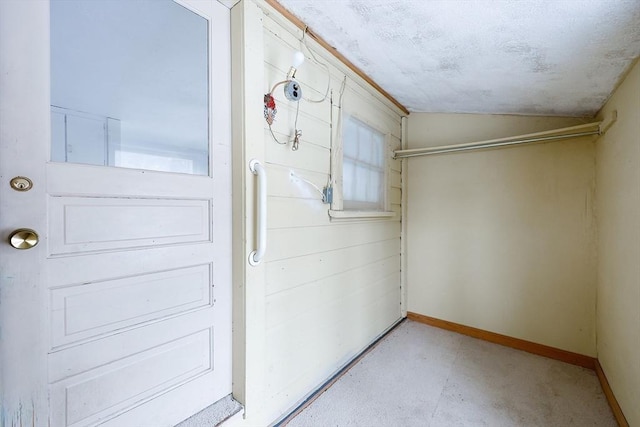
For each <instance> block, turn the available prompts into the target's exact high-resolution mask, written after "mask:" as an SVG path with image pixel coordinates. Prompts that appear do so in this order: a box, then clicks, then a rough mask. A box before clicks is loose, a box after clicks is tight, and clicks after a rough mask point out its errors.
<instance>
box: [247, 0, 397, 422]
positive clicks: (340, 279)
mask: <svg viewBox="0 0 640 427" xmlns="http://www.w3.org/2000/svg"><path fill="white" fill-rule="evenodd" d="M256 4H257V5H258V6H259V7H260V8H261V9H262V10H263V13H264V15H263V19H262V23H263V41H264V46H263V48H264V49H263V51H264V70H256V73H255V74H256V78H263V79H264V92H265V93H266V92H268V91H269V90H270V89H271V87H272V86H273V84H274V83H276V82H278V81H281V80H284V78H285V77H286V74H287V71H288V70H289V67H290V64H291V59H292V56H293V53H294V52H295V51H296V50H301V51H302V52H304V53H305V56H306V61H305V63H304V64H303V65H302V66H301V67H300V68H299V69H298V72H297V75H296V78H297V80H298V81H299V82H300V83H301V85H302V89H303V95H304V98H305V99H303V101H301V102H300V111H299V118H298V128H299V129H302V132H303V134H302V139H301V142H300V148H299V150H298V151H292V149H291V142H290V141H291V139H292V138H291V136H292V135H293V128H294V120H295V114H296V103H295V102H290V101H287V100H286V99H285V98H284V94H283V91H282V87H281V86H280V87H279V88H278V89H277V90H276V92H275V94H274V95H275V98H276V103H277V109H278V113H277V117H276V121H275V123H274V125H273V131H274V133H275V135H276V136H277V138H278V139H279V140H280V141H289V143H288V144H287V145H279V144H277V143H276V142H275V141H274V139H273V138H272V136H271V134H270V132H269V129H268V127H267V124H266V122H265V123H264V150H265V151H264V152H265V154H264V155H265V158H264V159H262V160H264V162H265V164H266V169H267V174H268V179H269V184H268V242H269V246H268V250H267V255H266V259H265V263H264V271H265V284H264V288H263V289H264V299H265V300H264V306H265V323H264V334H265V337H266V343H265V346H264V348H265V354H263V355H260V357H261V359H262V362H261V363H263V364H264V385H263V395H264V402H263V403H262V406H263V407H262V408H261V410H260V416H259V417H256V416H254V414H252V413H251V412H249V411H251V408H250V407H249V408H248V412H247V414H248V417H247V419H246V420H245V421H246V423H247V424H250V423H251V422H262V421H268V422H271V421H274V420H276V419H277V418H279V417H280V416H282V415H284V414H286V413H287V412H288V411H289V410H291V409H293V408H294V407H295V406H296V405H297V404H298V403H299V402H300V401H301V400H302V399H304V398H305V397H306V396H307V395H308V394H309V393H310V392H312V391H314V390H315V389H316V388H317V387H318V386H320V385H321V384H323V383H324V382H325V381H326V380H327V379H328V378H329V377H330V376H331V375H333V374H334V373H335V372H336V371H337V370H339V369H340V368H341V367H342V366H343V365H344V364H345V363H347V362H348V361H349V360H350V359H352V358H353V357H354V356H356V355H357V354H358V353H359V352H360V351H362V350H363V349H365V348H366V347H367V346H368V345H369V344H370V343H372V342H373V341H374V340H375V339H376V338H377V337H378V336H379V335H381V334H382V333H383V332H385V331H386V330H387V329H388V328H389V327H391V326H392V325H393V324H395V323H396V322H397V321H398V320H399V319H400V318H401V306H400V293H401V289H400V288H401V283H400V245H401V242H400V237H401V199H402V190H401V174H400V172H401V164H400V162H399V161H395V160H392V159H390V162H391V173H390V178H391V187H390V190H389V197H390V201H391V208H392V210H393V211H394V212H396V215H395V217H393V218H391V219H384V220H368V221H367V220H349V221H348V222H345V221H342V222H336V221H331V219H330V218H329V215H328V209H329V205H327V204H323V203H322V200H321V195H320V194H319V193H318V191H317V190H316V189H314V188H313V186H311V185H310V184H309V183H307V182H305V180H308V181H310V182H312V183H313V184H315V186H316V187H318V188H320V189H321V188H323V187H324V186H325V185H326V184H327V181H328V178H329V170H330V162H331V141H332V130H333V131H336V128H337V126H336V121H337V117H338V114H339V108H338V102H339V92H340V87H341V85H342V83H343V80H344V78H345V75H346V76H347V83H346V89H345V95H344V100H345V102H348V103H349V108H352V109H354V110H356V111H358V114H359V116H360V117H364V118H366V119H367V120H370V121H371V122H372V123H375V125H376V126H377V127H378V128H382V129H383V130H384V131H385V132H386V133H388V134H390V135H391V138H390V139H391V141H392V142H391V144H392V146H391V147H390V152H391V151H392V150H394V149H396V148H399V147H400V138H401V111H400V110H398V108H397V107H395V106H394V105H393V104H392V103H391V102H389V101H388V100H386V99H385V98H384V97H383V96H382V95H380V94H379V93H377V92H376V91H375V90H374V89H373V88H371V87H370V86H369V85H368V84H367V83H366V82H364V80H362V79H361V78H360V77H358V76H356V75H355V73H353V72H352V71H350V70H348V69H347V68H346V67H345V66H344V65H343V64H341V63H339V61H338V60H337V59H335V58H334V57H333V56H332V55H330V54H328V53H327V52H326V51H324V50H322V48H320V47H319V46H318V45H317V44H316V43H315V42H314V41H313V40H310V39H309V40H307V44H308V45H309V47H311V48H312V49H314V53H315V54H316V56H317V57H318V59H319V60H320V61H322V62H323V63H326V64H327V65H329V69H330V78H331V90H330V95H329V97H328V98H327V99H326V100H325V101H324V102H320V103H312V102H309V101H308V99H309V98H310V99H313V100H319V99H322V97H323V95H324V93H325V90H326V87H327V81H328V79H329V75H328V74H327V71H326V69H325V68H324V67H322V66H319V65H318V64H316V63H314V61H313V60H312V59H311V57H310V55H309V52H308V51H307V50H306V48H304V47H302V46H301V44H300V41H299V39H300V38H301V37H302V32H301V31H300V30H299V29H297V28H296V27H294V26H293V25H292V24H291V23H290V22H289V21H287V20H286V19H285V18H284V17H282V16H281V15H279V14H278V13H277V12H275V11H274V10H273V9H271V8H270V7H269V6H268V5H266V4H265V3H264V2H261V1H257V2H256ZM245 48H248V49H249V48H250V46H245ZM262 71H263V72H262ZM334 137H335V136H334ZM250 289H251V284H249V283H247V292H250ZM260 289H262V288H260ZM247 322H250V320H247ZM248 326H249V327H251V325H248ZM254 357H255V355H254V356H251V355H247V360H248V361H249V362H247V363H252V362H251V360H254V359H253V358H254ZM250 381H251V379H250V378H247V382H248V383H250ZM250 386H251V385H250V384H248V385H247V387H250ZM249 405H250V403H249ZM249 415H251V416H249ZM258 420H260V421H258Z"/></svg>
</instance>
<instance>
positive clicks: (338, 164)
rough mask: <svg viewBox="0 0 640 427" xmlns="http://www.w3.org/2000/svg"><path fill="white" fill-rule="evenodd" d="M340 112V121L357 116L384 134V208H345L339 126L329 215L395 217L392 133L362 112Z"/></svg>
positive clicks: (341, 135)
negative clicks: (392, 207) (393, 209)
mask: <svg viewBox="0 0 640 427" xmlns="http://www.w3.org/2000/svg"><path fill="white" fill-rule="evenodd" d="M338 114H343V116H342V117H340V123H344V122H345V121H346V120H347V117H348V116H351V117H353V118H355V119H356V120H357V121H360V122H362V123H363V124H365V125H367V126H369V127H370V128H372V129H374V130H375V131H377V132H379V133H381V134H383V135H384V153H385V154H384V159H385V162H384V177H383V179H384V184H383V209H382V210H379V209H376V210H373V209H359V210H354V209H344V198H343V126H337V127H336V129H335V134H334V138H333V144H332V147H331V150H332V162H331V175H332V177H333V180H332V181H333V184H334V185H333V202H332V203H331V209H330V210H329V216H330V217H331V219H332V220H349V219H360V220H363V219H389V218H393V217H394V216H395V215H396V214H395V212H393V211H392V210H391V205H390V200H389V192H390V188H391V179H390V171H391V134H390V133H389V132H386V131H385V130H383V129H380V128H379V127H378V126H376V125H375V124H373V123H371V121H370V120H367V119H366V118H365V117H362V115H361V114H360V113H357V112H353V111H340V110H338Z"/></svg>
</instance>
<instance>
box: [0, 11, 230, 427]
mask: <svg viewBox="0 0 640 427" xmlns="http://www.w3.org/2000/svg"><path fill="white" fill-rule="evenodd" d="M56 1H57V0H56ZM64 3H65V5H66V6H70V7H76V6H75V5H80V3H82V7H87V5H90V4H98V3H103V2H64ZM104 3H110V4H111V5H114V4H115V3H113V2H104ZM135 3H136V6H137V7H147V8H155V7H156V6H157V5H159V4H160V3H162V4H163V7H167V8H169V9H173V8H174V6H176V3H174V2H171V1H169V0H163V1H149V2H135ZM54 9H55V8H54ZM52 10H53V9H52ZM179 10H180V14H181V16H182V18H185V17H189V16H191V15H192V14H196V15H197V18H196V21H198V22H202V21H200V20H203V21H204V23H205V26H204V28H205V30H206V31H205V32H204V33H202V32H201V35H203V36H204V37H205V38H206V39H205V40H200V41H199V45H200V46H205V47H206V49H207V56H206V57H207V58H209V59H210V60H211V61H209V62H208V63H206V64H204V65H205V66H204V68H202V64H200V69H205V70H207V74H206V75H205V79H204V80H205V82H208V85H209V88H208V89H207V87H206V85H205V86H204V88H201V89H202V90H203V91H204V92H205V93H204V94H203V93H199V94H198V96H199V99H200V100H202V99H205V104H206V108H205V115H204V120H202V118H203V116H202V114H200V113H194V114H193V116H194V117H196V116H197V117H199V120H198V121H196V122H193V121H190V122H189V120H191V118H190V117H189V114H186V115H185V114H184V111H183V114H182V116H181V117H182V118H183V119H184V117H185V116H186V117H187V118H186V119H185V120H186V121H187V122H189V123H190V124H191V125H193V126H194V128H195V127H197V129H194V130H193V132H195V133H197V134H199V135H204V137H205V144H206V147H205V149H204V150H202V149H200V148H198V150H195V149H193V150H192V149H191V148H193V147H192V146H191V145H189V144H192V141H191V140H189V141H187V140H186V139H185V138H187V136H188V135H191V136H193V135H195V133H187V132H177V133H173V134H172V137H173V141H174V142H175V143H176V144H178V145H180V144H183V143H184V145H186V146H187V148H189V150H190V151H189V150H186V151H189V153H191V154H189V156H191V157H189V158H190V159H191V160H193V162H192V164H191V165H192V166H193V165H196V166H193V168H192V169H191V170H190V171H185V170H180V171H179V172H188V173H175V170H174V169H172V168H168V169H163V168H159V169H161V170H160V171H149V170H142V169H140V167H141V166H144V165H141V164H133V163H130V164H129V167H136V168H138V169H130V168H124V167H113V166H104V165H102V164H105V163H106V164H110V163H109V159H111V158H115V154H117V153H116V149H115V148H114V144H110V142H113V141H110V139H111V140H113V139H114V138H115V140H119V137H117V135H116V134H118V133H119V132H120V131H122V132H123V138H124V137H125V136H124V133H125V132H129V133H128V135H129V136H130V135H133V134H135V132H133V131H131V127H127V126H129V125H130V123H127V122H126V121H120V120H119V119H120V118H119V119H118V120H115V119H114V118H113V117H109V116H108V115H107V114H103V115H104V116H105V117H106V119H105V120H104V121H103V120H102V119H95V120H94V119H93V118H91V117H94V116H96V115H97V116H99V115H100V114H98V113H100V112H99V111H94V110H91V111H89V112H86V111H85V113H86V114H89V115H91V117H89V119H87V117H88V116H82V114H76V113H73V114H71V113H68V114H67V113H64V114H62V115H61V114H60V113H59V111H60V109H54V110H55V111H54V113H53V114H52V109H51V104H52V103H51V99H50V92H49V74H48V73H49V66H48V64H49V54H50V52H49V40H48V37H49V28H48V24H47V23H48V22H49V5H48V4H47V3H46V2H0V12H1V13H0V24H1V25H0V48H1V49H2V50H1V53H2V57H1V61H0V67H1V70H2V72H1V73H0V89H1V90H0V93H2V98H1V100H0V108H1V111H2V114H0V139H1V141H0V142H1V144H0V154H1V155H0V167H1V168H0V180H1V181H3V182H4V184H7V183H8V179H10V178H11V177H13V176H18V175H21V176H27V177H29V178H31V179H32V180H33V182H34V188H33V189H32V190H30V191H28V192H22V193H21V192H17V191H13V190H11V189H10V187H9V186H8V185H2V186H0V230H1V232H2V234H3V238H2V242H0V263H1V265H0V267H1V268H2V273H3V274H2V276H1V277H0V293H1V295H2V298H0V329H1V330H0V332H1V334H0V356H1V357H0V364H1V366H0V367H1V368H2V370H1V375H0V380H2V382H1V383H0V385H1V386H2V390H1V393H0V399H1V400H2V401H1V402H0V403H1V404H2V408H3V412H2V414H0V424H3V425H12V424H16V423H17V424H19V423H22V424H24V425H32V424H33V425H51V426H52V427H58V426H85V425H96V424H105V425H119V426H123V425H140V426H146V425H149V426H151V425H153V426H168V425H173V424H175V423H177V422H179V421H181V420H182V419H184V418H186V417H188V416H190V415H192V414H193V413H195V412H197V411H199V410H201V409H203V408H204V407H206V406H208V405H210V404H212V403H214V402H215V401H216V400H218V399H220V398H222V397H224V396H226V395H227V394H229V393H230V392H231V273H230V271H231V260H230V257H229V254H230V252H231V251H230V247H231V235H230V228H231V227H230V222H231V190H230V182H231V178H230V145H231V141H230V112H229V104H230V97H229V94H228V86H229V80H230V65H229V64H230V62H229V56H230V52H229V10H228V9H226V8H225V7H223V6H221V5H219V4H218V3H217V2H209V1H197V0H189V1H187V0H184V1H183V0H181V1H180V3H179ZM145 16H146V18H147V19H148V20H150V21H152V19H151V18H152V17H153V16H154V14H153V13H147V14H146V15H145ZM121 17H122V19H124V20H126V18H127V17H126V14H125V13H124V10H122V11H121ZM182 18H181V19H182ZM186 19H187V20H188V19H189V18H186ZM15 22H23V23H24V22H28V23H29V24H28V25H26V24H25V25H22V24H21V25H17V24H16V25H13V23H15ZM32 23H33V25H32ZM156 24H157V25H156V28H155V30H154V31H155V32H154V33H153V34H156V35H157V34H159V33H161V32H162V31H158V26H159V27H162V25H163V22H160V23H156ZM164 24H166V22H165V23H164ZM96 25H98V24H96ZM162 28H163V29H164V30H165V31H164V32H166V27H162ZM158 37H160V36H158ZM9 38H10V39H11V40H12V43H5V42H4V41H5V40H7V39H9ZM167 38H168V36H167V34H162V37H160V39H158V40H156V39H149V38H148V39H147V42H149V43H151V44H150V45H149V46H148V47H149V49H151V50H153V48H154V46H155V45H156V44H159V45H162V44H166V43H170V42H171V40H167ZM24 43H28V44H29V46H30V49H29V50H21V49H17V48H15V47H14V45H17V46H22V45H24ZM129 59H130V62H129V65H128V66H129V68H128V71H129V72H130V73H133V74H135V73H136V72H139V71H140V70H141V69H143V68H137V66H136V65H135V64H136V61H138V60H140V58H139V57H137V56H135V55H134V56H133V57H131V58H129ZM143 59H144V58H143ZM182 59H183V62H185V61H186V59H185V58H182ZM109 60H111V61H112V60H113V55H112V56H111V57H110V58H109ZM57 61H58V58H57V57H56V49H55V48H54V49H53V51H52V52H51V63H52V64H57V65H56V66H59V65H60V64H59V63H58V62H57ZM78 61H79V62H80V61H81V59H78ZM187 62H188V61H187ZM75 65H78V64H75ZM155 66H156V69H157V70H158V73H159V74H162V75H163V76H164V77H166V76H167V74H170V72H169V73H167V72H165V71H166V70H164V69H163V68H162V67H163V62H162V61H160V62H158V63H155ZM80 68H82V67H80ZM116 86H118V85H116ZM125 88H127V85H121V86H118V87H117V89H119V90H123V89H125ZM191 89H193V88H191ZM152 92H153V91H152ZM145 93H146V94H147V95H149V94H150V93H151V92H148V91H147V92H145ZM203 97H204V98H203ZM69 99H71V98H69ZM121 99H123V98H121ZM213 99H215V100H216V105H215V108H214V107H213V104H212V100H213ZM165 101H166V100H165ZM127 102H130V103H134V102H135V101H134V100H131V99H129V100H128V101H127ZM165 104H166V102H165ZM114 105H115V104H114ZM121 106H122V105H121ZM147 106H148V104H147ZM70 107H74V106H73V105H71V106H70ZM123 108H124V110H122V111H125V110H126V105H124V107H123ZM162 108H164V109H165V110H168V109H170V108H172V106H171V105H163V107H162ZM180 108H183V109H184V105H183V106H182V107H180ZM140 111H141V110H140V109H138V113H140ZM148 111H153V109H147V112H148ZM206 111H215V113H216V114H215V116H214V115H213V114H210V113H206ZM85 113H83V114H85ZM179 115H180V114H178V116H179ZM60 116H62V118H61V117H60ZM70 117H72V118H71V119H69V118H70ZM73 117H76V118H77V117H83V120H84V119H86V120H89V121H91V120H93V121H94V122H96V123H99V124H98V125H95V123H93V122H91V123H90V124H91V126H84V125H86V123H84V122H83V123H84V124H82V123H81V124H80V125H78V123H74V120H75V119H74V118H73ZM52 118H53V119H54V120H53V123H52V122H51V120H52ZM86 120H85V122H86ZM116 121H117V126H116V125H113V123H114V122H116ZM70 123H71V125H73V126H74V130H72V131H71V136H72V137H73V138H75V139H74V141H73V142H72V143H70V142H69V139H68V137H69V135H70V127H69V126H70V125H69V124H70ZM109 123H111V125H110V124H109ZM194 123H195V124H194ZM52 124H53V126H52ZM94 125H95V126H94ZM116 128H117V129H116ZM120 128H122V129H120ZM147 130H148V129H147ZM154 130H157V129H153V126H151V131H154ZM73 132H76V133H75V134H73ZM162 133H163V135H165V136H166V134H168V133H170V132H169V131H168V128H164V130H163V131H162ZM63 134H64V136H65V138H67V139H66V140H65V141H63V143H60V141H56V138H58V139H59V138H60V137H61V135H63ZM111 134H113V135H116V136H115V137H113V138H112V136H111ZM148 134H149V133H148V132H147V135H148ZM56 135H57V136H56ZM187 139H188V138H187ZM105 140H106V142H104V143H101V141H105ZM158 141H159V139H156V140H154V143H157V142H158ZM120 142H122V141H120ZM78 144H80V145H81V147H82V150H85V151H77V150H76V148H77V146H78ZM116 145H117V144H116ZM131 146H133V145H131V144H130V145H129V148H130V147H131ZM61 147H62V148H61ZM119 147H120V148H121V150H120V151H121V152H125V151H127V150H124V149H122V148H123V146H122V145H120V146H119ZM153 147H154V150H151V149H150V148H149V146H146V147H145V149H144V150H140V151H139V152H137V153H138V154H140V156H138V160H139V159H140V158H143V160H144V161H145V162H147V163H145V165H148V164H150V163H148V162H151V164H152V163H153V162H155V161H156V160H157V159H155V158H153V156H155V155H158V150H155V148H158V147H161V148H162V149H163V150H164V151H162V153H161V154H162V155H161V156H160V157H164V158H165V160H166V159H167V158H169V159H171V158H172V157H171V156H167V155H166V154H167V153H170V154H171V155H173V154H175V152H176V151H177V148H176V147H175V146H174V147H171V149H167V144H164V145H163V144H156V145H155V146H153ZM116 148H117V147H116ZM182 148H184V147H182ZM61 150H62V151H61ZM182 151H183V152H184V151H185V150H182ZM195 151H198V153H199V154H198V156H200V157H197V156H196V157H197V158H196V157H194V156H195V154H193V153H194V152H195ZM73 152H74V153H75V154H78V155H80V157H79V158H75V160H74V158H73V156H71V157H70V155H71V154H72V153H73ZM128 152H132V150H129V151H128ZM96 153H103V154H104V156H103V160H100V159H98V157H99V156H98V154H96ZM202 153H204V158H203V157H202ZM192 154H193V156H192ZM49 156H51V160H52V161H56V162H58V163H54V162H49V163H47V159H48V158H49ZM145 156H146V157H145ZM180 156H182V154H180ZM180 156H178V158H179V159H182V160H184V159H185V158H186V157H185V156H182V157H180ZM134 157H135V156H134ZM187 157H188V156H187ZM69 158H71V161H72V162H73V161H77V162H81V163H93V164H74V163H70V162H65V163H62V162H63V161H64V160H69ZM96 159H97V160H96ZM130 160H131V158H130ZM134 160H135V159H134ZM182 160H180V161H182ZM156 169H158V168H156ZM163 170H171V171H173V172H164V171H163ZM21 227H29V228H33V229H35V230H36V231H37V232H38V233H39V235H40V243H39V244H38V245H37V246H36V247H34V248H33V249H30V250H24V251H18V250H16V249H13V248H11V247H10V246H9V245H8V244H7V243H6V242H7V240H6V238H7V236H8V235H9V234H10V232H11V230H13V229H15V228H21ZM25 355H26V356H25Z"/></svg>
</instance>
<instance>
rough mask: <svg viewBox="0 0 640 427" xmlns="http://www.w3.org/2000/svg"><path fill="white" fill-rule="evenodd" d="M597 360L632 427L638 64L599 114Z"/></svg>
mask: <svg viewBox="0 0 640 427" xmlns="http://www.w3.org/2000/svg"><path fill="white" fill-rule="evenodd" d="M613 110H617V111H618V121H617V122H616V123H615V124H614V125H613V126H612V127H611V128H610V129H609V131H608V132H607V133H606V134H605V135H604V136H603V137H601V138H600V139H599V140H598V142H597V187H596V188H597V193H596V194H597V212H598V316H597V318H598V359H599V360H600V364H601V365H602V368H603V370H604V372H605V374H606V376H607V379H608V380H609V383H610V385H611V388H612V389H613V392H614V394H615V395H616V398H617V400H618V402H619V403H620V406H621V407H622V410H623V412H624V414H625V416H626V418H627V420H628V421H629V424H630V425H632V426H638V425H640V406H639V405H638V402H640V357H639V356H638V355H639V354H640V64H638V63H636V64H635V67H634V68H633V69H632V71H631V72H630V74H628V75H627V77H626V79H625V80H624V82H623V83H622V84H621V86H620V87H619V88H618V89H617V90H616V92H615V93H614V95H613V96H612V97H611V99H610V100H609V101H608V102H607V104H606V105H605V106H604V108H603V109H602V111H601V112H600V113H599V115H598V116H599V117H600V118H606V117H609V115H610V114H611V112H612V111H613Z"/></svg>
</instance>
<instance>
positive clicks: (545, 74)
mask: <svg viewBox="0 0 640 427" xmlns="http://www.w3.org/2000/svg"><path fill="white" fill-rule="evenodd" d="M279 2H280V3H281V4H282V5H283V6H284V7H285V8H287V9H288V10H289V11H290V12H292V13H293V14H294V15H296V16H298V17H299V18H300V19H301V20H302V21H304V22H305V23H306V24H307V25H308V26H309V28H311V29H312V30H313V31H314V32H315V33H316V34H318V35H320V36H321V37H322V38H324V39H325V40H326V41H327V42H328V43H329V44H331V45H332V46H334V47H335V48H336V49H337V50H338V51H339V52H341V53H342V54H343V55H345V56H346V57H347V58H348V59H349V60H350V61H351V62H353V63H354V64H355V65H356V66H357V67H359V68H360V69H361V70H363V71H364V72H365V73H366V74H367V75H369V76H370V77H371V78H372V79H373V80H374V81H375V82H376V83H378V84H379V85H380V86H381V87H382V88H383V89H385V90H386V91H387V92H389V93H390V94H391V95H392V96H394V97H395V98H396V99H397V100H398V101H399V102H400V103H402V104H404V105H405V106H406V107H407V108H408V109H409V110H410V111H414V112H447V113H490V114H491V113H493V114H527V115H560V116H579V117H580V116H593V115H594V114H595V113H597V111H598V110H599V109H600V108H601V107H602V105H603V104H604V103H605V101H606V100H607V99H608V97H609V95H610V94H611V93H612V91H613V90H614V88H615V86H616V84H617V83H618V81H619V80H620V78H621V76H622V75H623V74H624V73H625V71H626V70H627V69H628V68H629V66H630V64H631V63H632V61H633V60H634V58H636V57H638V56H639V55H640V1H639V0H535V1H532V0H522V1H516V0H509V1H501V0H470V1H457V0H279ZM303 70H304V65H303V66H302V67H301V70H300V72H304V71H303Z"/></svg>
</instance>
